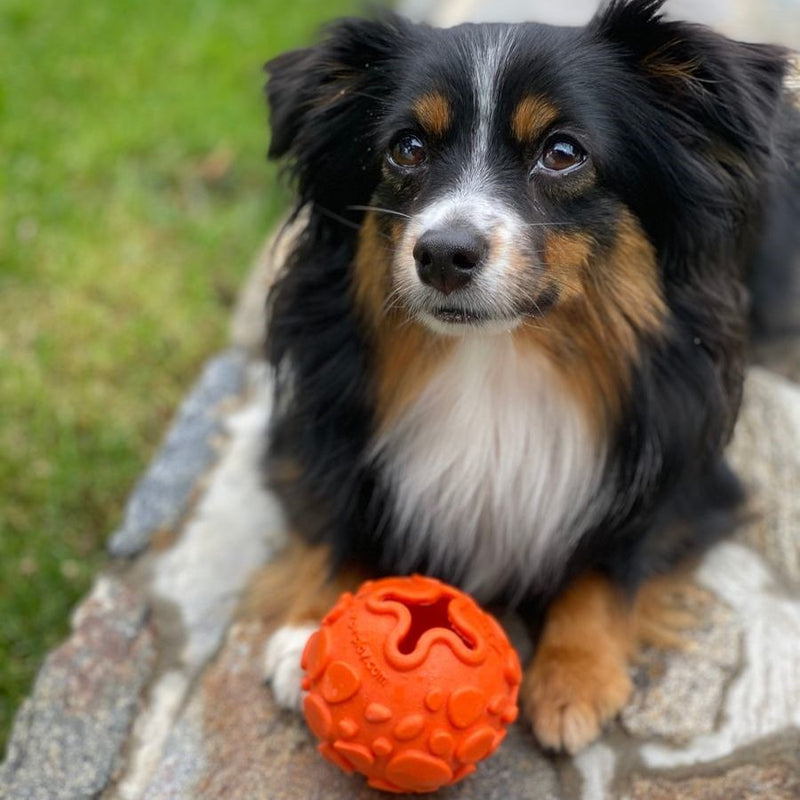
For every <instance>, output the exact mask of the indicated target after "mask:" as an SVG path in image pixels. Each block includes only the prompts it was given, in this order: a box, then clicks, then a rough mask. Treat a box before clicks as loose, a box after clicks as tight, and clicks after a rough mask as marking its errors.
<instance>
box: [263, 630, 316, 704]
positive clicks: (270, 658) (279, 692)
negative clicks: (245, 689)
mask: <svg viewBox="0 0 800 800" xmlns="http://www.w3.org/2000/svg"><path fill="white" fill-rule="evenodd" d="M318 627H319V625H315V624H312V623H309V624H306V625H284V626H283V627H282V628H278V630H276V631H275V633H273V634H272V636H270V638H269V641H268V642H267V646H266V648H265V650H264V680H265V681H267V682H268V683H269V684H271V686H272V694H273V696H274V697H275V702H276V703H277V704H278V705H279V706H280V707H281V708H288V709H291V710H293V711H299V710H300V708H301V705H302V700H303V690H302V687H301V682H302V680H303V669H302V667H301V666H300V659H301V657H302V655H303V650H304V649H305V646H306V642H307V641H308V640H309V638H310V637H311V634H312V633H314V631H315V630H317V628H318Z"/></svg>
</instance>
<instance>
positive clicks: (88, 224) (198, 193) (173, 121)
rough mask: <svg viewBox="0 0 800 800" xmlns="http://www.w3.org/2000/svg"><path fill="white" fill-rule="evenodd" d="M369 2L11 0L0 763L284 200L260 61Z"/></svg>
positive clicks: (2, 85) (6, 1) (1, 42)
mask: <svg viewBox="0 0 800 800" xmlns="http://www.w3.org/2000/svg"><path fill="white" fill-rule="evenodd" d="M355 6H356V3H355V2H354V0H326V2H324V3H323V2H318V1H317V2H315V1H314V0H292V2H290V3H285V2H280V1H279V0H263V2H261V3H252V2H248V0H169V1H168V2H164V0H136V2H133V0H117V2H114V3H103V2H97V0H70V2H68V3H65V2H56V0H50V1H49V2H48V0H0V164H1V165H2V166H0V753H2V751H3V749H4V742H5V739H6V737H7V734H8V727H9V724H10V721H11V717H12V714H13V711H14V709H15V707H16V706H17V704H18V703H19V701H20V700H21V699H22V697H23V696H24V695H25V694H26V692H27V690H28V688H29V685H30V682H31V680H32V678H33V676H34V674H35V671H36V668H37V666H38V665H39V663H40V661H41V659H42V657H43V655H44V654H45V652H46V651H47V649H48V648H51V647H53V646H54V645H55V644H56V643H57V642H58V641H59V640H60V639H61V638H62V637H63V636H64V635H65V633H66V632H67V629H68V617H69V612H70V609H71V607H72V605H73V604H74V603H75V601H76V600H77V599H78V598H79V597H80V596H81V594H82V593H84V592H85V591H86V590H87V588H88V586H89V582H90V579H91V576H92V574H93V572H94V571H95V570H96V569H97V567H98V565H99V564H100V563H101V562H102V560H103V554H102V553H103V542H104V539H105V537H106V535H107V534H108V533H109V532H110V530H111V529H112V528H113V527H114V525H115V524H116V523H117V521H118V519H119V515H120V511H121V508H122V506H123V503H124V501H125V498H126V496H127V494H128V492H129V490H130V488H131V486H132V484H133V483H134V482H135V480H136V479H137V477H138V476H139V474H140V473H141V471H142V470H143V468H144V466H145V464H146V462H147V460H148V459H149V457H150V456H151V455H152V453H153V451H154V449H155V448H156V446H157V445H158V443H159V441H160V440H161V437H162V436H163V434H164V431H165V428H166V426H167V424H168V422H169V420H170V418H171V416H172V413H173V411H174V410H175V407H176V405H177V404H178V403H179V401H180V399H181V397H182V396H183V395H184V394H185V392H186V391H187V389H188V387H189V386H190V385H191V383H192V382H193V380H194V379H195V377H196V376H197V374H198V371H199V368H200V366H201V364H202V362H203V361H204V359H205V358H206V357H207V356H208V355H209V354H210V353H212V352H213V351H215V350H216V349H218V348H220V347H221V346H222V345H223V344H224V342H225V339H226V334H227V324H228V321H229V316H230V309H231V305H232V303H233V301H234V298H235V295H236V292H237V289H238V286H239V284H240V282H241V280H242V278H243V277H244V274H245V272H246V270H247V268H248V266H249V265H250V263H251V259H252V257H253V256H254V254H255V253H256V250H257V248H258V246H259V244H260V243H261V241H262V239H263V237H264V236H265V234H266V233H267V231H268V229H269V227H270V225H271V224H272V223H273V222H274V220H275V219H276V217H277V215H278V214H279V213H280V209H281V208H282V206H283V204H284V202H285V198H284V197H283V196H282V194H281V193H280V192H279V191H278V190H277V188H276V184H275V182H274V176H275V171H274V169H273V168H272V167H268V166H267V165H266V163H265V159H264V153H265V152H266V145H267V135H266V127H265V120H266V113H265V111H264V105H263V101H262V95H261V86H262V83H263V75H262V73H261V65H262V63H263V61H264V60H265V59H266V58H268V57H270V56H272V55H275V54H276V53H278V52H280V51H281V50H284V49H287V48H290V47H294V46H298V45H299V44H301V43H303V42H304V41H306V40H307V39H309V38H310V37H311V35H312V34H313V32H314V31H315V30H316V29H317V27H318V26H319V24H320V22H321V21H322V20H324V19H327V18H330V17H333V16H336V15H338V14H341V13H346V12H347V11H350V10H352V9H353V8H354V7H355Z"/></svg>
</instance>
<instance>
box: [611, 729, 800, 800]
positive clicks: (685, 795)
mask: <svg viewBox="0 0 800 800" xmlns="http://www.w3.org/2000/svg"><path fill="white" fill-rule="evenodd" d="M697 772H699V773H700V774H696V775H686V774H684V775H682V776H680V777H678V776H658V777H656V776H642V775H634V776H633V777H632V778H631V779H630V782H629V785H628V788H626V789H624V790H623V791H622V793H621V795H620V797H621V799H622V800H797V798H798V797H800V736H798V735H797V733H794V734H788V735H786V736H784V737H782V738H777V739H774V740H772V741H770V742H767V743H765V744H764V745H763V746H762V747H760V748H757V749H756V750H755V751H753V752H750V753H748V754H747V755H746V756H744V758H743V759H742V761H741V763H739V764H736V763H733V761H732V760H730V759H728V760H726V761H724V762H721V763H718V764H714V765H712V766H710V767H706V768H702V769H700V770H697Z"/></svg>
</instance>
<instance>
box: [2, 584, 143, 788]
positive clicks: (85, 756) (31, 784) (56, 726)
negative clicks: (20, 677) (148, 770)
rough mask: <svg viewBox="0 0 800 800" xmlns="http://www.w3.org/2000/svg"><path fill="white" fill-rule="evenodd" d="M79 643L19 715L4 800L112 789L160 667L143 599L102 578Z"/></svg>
mask: <svg viewBox="0 0 800 800" xmlns="http://www.w3.org/2000/svg"><path fill="white" fill-rule="evenodd" d="M73 624H74V630H73V633H72V636H71V637H70V638H69V639H68V640H67V641H66V642H65V643H64V644H63V645H62V646H61V647H59V648H58V649H57V650H55V651H53V652H52V653H51V654H50V655H49V656H48V658H47V660H46V661H45V663H44V666H43V667H42V669H41V671H40V673H39V676H38V677H37V679H36V683H35V685H34V688H33V693H32V695H31V697H30V698H28V699H27V700H26V701H25V703H24V704H23V706H22V709H21V711H20V713H19V714H18V716H17V719H16V722H15V724H14V728H13V731H12V734H11V741H10V743H9V746H8V755H7V759H6V761H5V763H4V764H3V765H2V767H0V797H2V798H3V800H89V798H95V797H97V796H98V794H99V793H100V792H101V791H102V790H103V789H104V788H105V787H106V786H107V785H108V783H109V781H110V780H111V779H112V777H113V775H114V774H115V772H116V770H117V769H118V768H119V766H120V754H121V752H122V750H123V748H124V746H125V743H126V740H127V737H128V734H129V731H130V729H131V725H132V723H133V720H134V718H135V715H136V713H137V711H138V709H139V704H140V695H141V692H142V690H143V688H144V686H145V684H146V683H147V681H148V679H149V678H150V676H151V674H152V672H153V669H154V665H155V658H156V652H155V642H154V637H153V633H152V631H151V630H150V628H149V626H148V622H147V607H146V604H145V601H144V599H143V598H142V597H141V596H140V595H138V594H137V593H135V592H133V591H132V590H130V589H128V588H126V587H125V585H124V584H122V583H121V582H120V581H119V580H117V579H115V578H108V577H106V578H101V579H99V580H98V582H97V584H96V585H95V588H94V591H93V592H92V594H91V595H90V596H89V598H88V599H87V600H86V601H85V602H84V603H83V604H82V605H81V606H80V607H79V608H78V610H77V612H76V614H75V617H74V623H73Z"/></svg>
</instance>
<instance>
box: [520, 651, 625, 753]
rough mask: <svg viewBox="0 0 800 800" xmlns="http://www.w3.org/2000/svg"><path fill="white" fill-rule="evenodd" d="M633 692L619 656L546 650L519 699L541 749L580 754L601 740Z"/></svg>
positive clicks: (531, 668) (527, 675)
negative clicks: (591, 744)
mask: <svg viewBox="0 0 800 800" xmlns="http://www.w3.org/2000/svg"><path fill="white" fill-rule="evenodd" d="M632 688H633V687H632V684H631V680H630V677H629V675H628V671H627V661H626V660H625V659H624V658H621V657H620V656H619V655H618V654H617V653H616V652H613V651H608V652H603V651H602V648H601V649H600V650H594V651H590V650H588V649H582V648H578V647H545V648H543V649H542V650H541V651H540V652H538V653H536V655H535V656H534V659H533V662H532V663H531V665H530V666H529V667H528V669H527V671H526V673H525V680H524V682H523V685H522V691H521V694H520V700H521V703H522V709H523V712H524V714H525V716H526V717H527V718H528V720H529V721H530V723H531V726H532V728H533V732H534V734H535V736H536V738H537V739H538V740H539V742H540V744H542V745H543V746H544V747H547V748H550V749H552V750H559V751H566V752H567V753H570V754H575V753H577V752H578V751H579V750H581V749H582V748H584V747H585V746H586V745H587V744H589V743H590V742H592V741H594V740H595V739H596V738H597V737H598V736H599V735H600V731H601V730H602V728H603V725H604V724H605V723H606V722H608V721H609V720H610V719H612V718H613V717H615V716H616V715H617V714H618V713H619V711H620V710H621V709H622V707H623V706H624V705H625V703H626V702H627V701H628V698H629V697H630V694H631V691H632Z"/></svg>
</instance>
